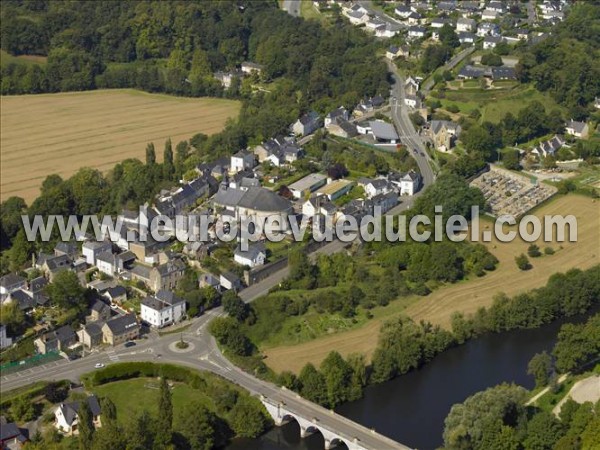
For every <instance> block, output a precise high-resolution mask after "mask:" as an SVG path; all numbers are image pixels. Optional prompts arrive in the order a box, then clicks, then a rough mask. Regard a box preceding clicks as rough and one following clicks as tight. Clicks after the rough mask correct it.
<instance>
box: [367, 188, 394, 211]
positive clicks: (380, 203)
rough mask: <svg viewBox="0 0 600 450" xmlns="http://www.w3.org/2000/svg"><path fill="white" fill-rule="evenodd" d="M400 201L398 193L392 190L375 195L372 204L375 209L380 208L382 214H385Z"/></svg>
mask: <svg viewBox="0 0 600 450" xmlns="http://www.w3.org/2000/svg"><path fill="white" fill-rule="evenodd" d="M398 201H399V200H398V193H397V192H393V191H390V192H386V193H383V194H378V195H376V196H375V197H373V198H372V199H371V206H372V208H373V211H375V209H374V208H379V209H380V212H381V214H385V213H386V212H388V211H389V210H390V209H392V208H393V207H394V206H396V205H397V204H398Z"/></svg>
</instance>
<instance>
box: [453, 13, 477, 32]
mask: <svg viewBox="0 0 600 450" xmlns="http://www.w3.org/2000/svg"><path fill="white" fill-rule="evenodd" d="M476 27H477V22H476V21H475V20H474V19H464V18H462V17H461V18H460V19H458V20H457V21H456V32H457V33H460V32H468V33H470V32H473V31H475V29H476Z"/></svg>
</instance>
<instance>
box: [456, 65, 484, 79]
mask: <svg viewBox="0 0 600 450" xmlns="http://www.w3.org/2000/svg"><path fill="white" fill-rule="evenodd" d="M484 74H485V69H484V68H483V67H475V66H471V65H469V64H467V65H466V66H464V67H463V68H462V69H460V71H459V72H458V78H460V79H463V80H472V79H476V78H480V77H482V76H483V75H484Z"/></svg>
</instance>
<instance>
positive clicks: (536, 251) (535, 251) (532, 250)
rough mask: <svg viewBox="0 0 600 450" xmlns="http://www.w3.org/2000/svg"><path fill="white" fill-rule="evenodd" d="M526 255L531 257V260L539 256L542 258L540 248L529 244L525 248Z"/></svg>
mask: <svg viewBox="0 0 600 450" xmlns="http://www.w3.org/2000/svg"><path fill="white" fill-rule="evenodd" d="M527 254H528V255H529V256H531V257H532V258H537V257H539V256H542V252H541V251H540V248H539V247H538V246H537V245H535V244H531V245H530V246H529V247H528V248H527Z"/></svg>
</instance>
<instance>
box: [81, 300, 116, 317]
mask: <svg viewBox="0 0 600 450" xmlns="http://www.w3.org/2000/svg"><path fill="white" fill-rule="evenodd" d="M111 316H112V311H111V309H110V306H108V305H107V304H106V303H104V302H103V301H101V300H94V302H93V303H92V306H91V307H90V314H89V315H88V317H86V321H87V322H98V321H99V320H101V321H107V320H108V319H110V317H111Z"/></svg>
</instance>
